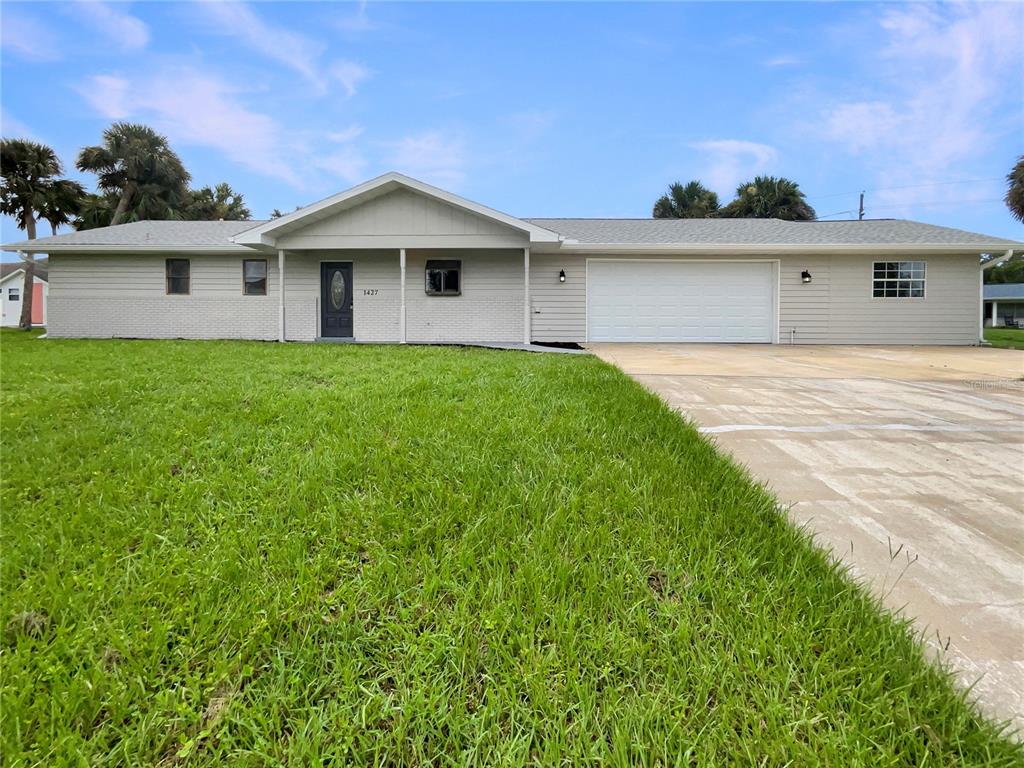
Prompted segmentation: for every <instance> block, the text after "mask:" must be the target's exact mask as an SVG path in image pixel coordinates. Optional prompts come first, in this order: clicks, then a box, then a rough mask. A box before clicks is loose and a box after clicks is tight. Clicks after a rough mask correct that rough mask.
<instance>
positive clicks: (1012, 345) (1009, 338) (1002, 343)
mask: <svg viewBox="0 0 1024 768" xmlns="http://www.w3.org/2000/svg"><path fill="white" fill-rule="evenodd" d="M985 341H987V342H988V343H989V344H991V345H992V346H993V347H1000V348H1001V349H1024V329H1022V328H986V329H985Z"/></svg>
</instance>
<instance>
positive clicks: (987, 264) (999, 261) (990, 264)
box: [981, 248, 1014, 272]
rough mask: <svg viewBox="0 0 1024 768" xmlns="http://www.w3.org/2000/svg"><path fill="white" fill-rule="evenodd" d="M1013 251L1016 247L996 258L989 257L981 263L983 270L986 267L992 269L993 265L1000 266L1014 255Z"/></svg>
mask: <svg viewBox="0 0 1024 768" xmlns="http://www.w3.org/2000/svg"><path fill="white" fill-rule="evenodd" d="M990 250H995V248H992V249H990ZM1013 251H1014V249H1013V248H1010V249H1009V250H1008V251H1007V252H1006V253H1004V254H1003V255H1002V256H996V257H995V258H994V259H989V260H988V261H986V262H985V263H984V264H982V265H981V271H982V272H984V271H985V270H986V269H992V267H998V266H999V265H1000V264H1005V263H1006V262H1008V261H1009V260H1010V259H1011V258H1012V257H1013Z"/></svg>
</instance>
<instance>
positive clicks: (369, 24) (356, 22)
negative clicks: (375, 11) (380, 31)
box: [335, 0, 377, 32]
mask: <svg viewBox="0 0 1024 768" xmlns="http://www.w3.org/2000/svg"><path fill="white" fill-rule="evenodd" d="M335 25H336V26H337V27H338V28H339V29H341V30H344V31H346V32H369V31H370V30H373V29H376V28H377V25H376V24H375V23H374V22H373V21H371V20H370V17H369V16H368V15H367V14H366V0H360V2H359V7H358V8H357V9H356V12H355V13H354V14H352V15H351V16H342V17H340V18H338V19H336V20H335Z"/></svg>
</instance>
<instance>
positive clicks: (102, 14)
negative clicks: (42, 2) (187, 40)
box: [72, 0, 149, 51]
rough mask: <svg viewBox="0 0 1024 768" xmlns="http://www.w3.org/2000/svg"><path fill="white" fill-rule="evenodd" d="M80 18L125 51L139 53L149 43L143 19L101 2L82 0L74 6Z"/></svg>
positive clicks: (147, 28)
mask: <svg viewBox="0 0 1024 768" xmlns="http://www.w3.org/2000/svg"><path fill="white" fill-rule="evenodd" d="M72 8H73V9H74V10H75V11H76V12H77V14H78V16H80V17H81V18H83V19H85V20H86V21H87V22H88V23H89V24H90V25H91V26H92V27H93V28H94V29H96V31H98V32H99V33H100V34H102V35H103V36H104V37H105V38H107V39H108V40H110V41H111V42H113V43H115V44H116V45H117V46H118V47H119V48H121V49H122V50H125V51H137V50H141V49H142V48H145V47H146V45H147V44H148V43H149V27H148V26H146V23H145V22H144V21H142V20H141V19H138V18H136V17H135V16H132V15H130V14H127V13H123V12H122V11H121V10H120V9H115V8H114V7H113V6H112V5H110V4H108V3H104V2H101V1H100V0H80V2H77V3H75V4H74V6H72Z"/></svg>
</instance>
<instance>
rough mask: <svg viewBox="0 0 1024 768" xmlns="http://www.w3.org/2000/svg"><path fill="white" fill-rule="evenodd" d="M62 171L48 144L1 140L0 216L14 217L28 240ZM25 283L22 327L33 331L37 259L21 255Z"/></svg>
mask: <svg viewBox="0 0 1024 768" xmlns="http://www.w3.org/2000/svg"><path fill="white" fill-rule="evenodd" d="M60 172H61V165H60V160H59V159H58V158H57V153H56V152H54V151H53V150H52V149H50V147H48V146H46V145H45V144H40V143H38V142H35V141H26V140H24V139H2V140H0V213H6V214H7V215H8V216H13V217H14V219H15V220H16V221H17V222H18V229H23V230H25V232H26V233H27V235H28V239H29V240H35V239H36V215H37V213H38V212H39V211H41V210H43V209H44V207H45V205H46V199H47V195H48V194H49V191H50V189H51V188H52V186H53V184H54V178H53V177H54V176H57V175H58V174H60ZM21 258H22V261H23V263H24V268H25V280H24V283H23V287H22V291H21V318H20V320H19V321H18V325H19V327H21V328H23V329H25V330H30V329H31V328H32V288H33V286H34V285H35V275H36V269H35V264H36V263H35V259H34V258H33V256H32V255H31V254H28V255H22V257H21Z"/></svg>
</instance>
